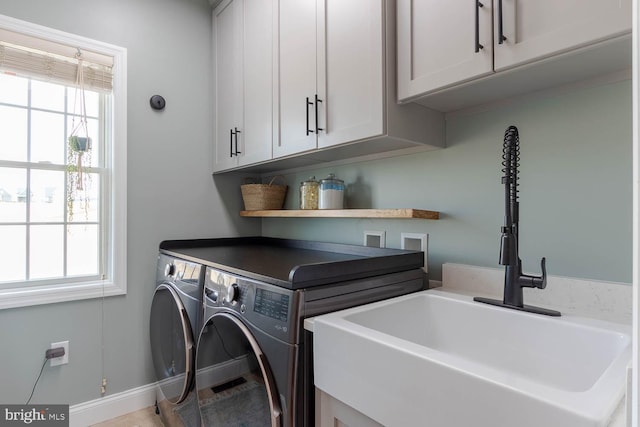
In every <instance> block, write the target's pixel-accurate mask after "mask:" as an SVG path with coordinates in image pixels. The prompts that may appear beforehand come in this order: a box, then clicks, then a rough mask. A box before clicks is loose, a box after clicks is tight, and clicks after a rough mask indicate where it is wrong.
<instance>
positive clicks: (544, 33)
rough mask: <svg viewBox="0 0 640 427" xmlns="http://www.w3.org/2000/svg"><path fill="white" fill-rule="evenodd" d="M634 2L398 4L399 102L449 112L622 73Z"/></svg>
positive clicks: (423, 0)
mask: <svg viewBox="0 0 640 427" xmlns="http://www.w3.org/2000/svg"><path fill="white" fill-rule="evenodd" d="M631 1H632V0H616V1H611V0H608V1H605V0H562V1H558V0H480V1H461V0H456V1H447V2H442V1H437V0H399V1H398V98H399V100H401V101H407V100H417V101H418V102H420V103H422V104H424V105H428V106H431V107H433V108H437V109H439V110H441V111H451V110H453V109H456V108H460V107H464V106H465V105H467V104H473V103H474V102H476V103H477V102H483V101H487V100H495V99H499V98H500V97H505V96H510V95H513V94H517V93H518V92H520V93H524V92H527V91H531V90H539V89H542V88H544V87H551V86H554V85H558V84H564V83H568V82H570V81H576V80H580V79H586V78H591V77H594V76H596V75H598V74H603V73H606V72H612V71H618V70H621V69H623V68H625V67H627V66H630V58H631V51H630V49H629V48H630V43H629V39H630V38H629V35H630V33H631ZM507 70H509V74H508V75H507V73H504V74H501V72H505V71H507ZM514 70H515V72H514Z"/></svg>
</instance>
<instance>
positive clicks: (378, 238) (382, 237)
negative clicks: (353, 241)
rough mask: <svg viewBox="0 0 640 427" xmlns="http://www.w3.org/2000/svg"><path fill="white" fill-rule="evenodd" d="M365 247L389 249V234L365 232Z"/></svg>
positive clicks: (384, 232)
mask: <svg viewBox="0 0 640 427" xmlns="http://www.w3.org/2000/svg"><path fill="white" fill-rule="evenodd" d="M364 246H368V247H370V248H385V247H387V232H386V231H365V232H364Z"/></svg>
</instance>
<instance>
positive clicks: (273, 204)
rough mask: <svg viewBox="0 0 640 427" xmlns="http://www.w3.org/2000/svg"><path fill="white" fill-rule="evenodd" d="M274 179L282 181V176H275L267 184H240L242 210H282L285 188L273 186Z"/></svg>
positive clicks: (284, 186)
mask: <svg viewBox="0 0 640 427" xmlns="http://www.w3.org/2000/svg"><path fill="white" fill-rule="evenodd" d="M276 178H281V179H282V181H284V177H283V176H282V175H276V176H274V177H273V178H272V179H271V181H270V182H269V184H242V185H241V186H240V191H242V200H244V209H245V210H247V211H262V210H274V209H282V206H283V205H284V196H285V195H286V194H287V186H286V185H277V184H274V183H273V182H274V181H275V179H276Z"/></svg>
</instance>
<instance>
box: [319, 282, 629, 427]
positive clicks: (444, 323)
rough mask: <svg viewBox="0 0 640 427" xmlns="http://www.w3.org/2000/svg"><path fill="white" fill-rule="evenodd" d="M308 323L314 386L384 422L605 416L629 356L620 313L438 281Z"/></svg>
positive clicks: (533, 422)
mask: <svg viewBox="0 0 640 427" xmlns="http://www.w3.org/2000/svg"><path fill="white" fill-rule="evenodd" d="M313 329H314V365H315V367H314V370H315V371H314V372H315V382H316V387H318V388H320V389H321V390H323V391H324V392H326V393H328V394H330V395H332V396H333V397H335V398H336V399H338V400H341V401H343V402H345V403H346V404H348V405H350V406H352V407H353V408H355V409H357V410H358V411H360V412H362V413H364V414H365V415H367V416H369V417H370V418H372V419H374V420H376V421H377V422H379V423H381V424H383V425H385V426H388V427H391V426H401V427H405V426H422V425H424V426H429V427H467V426H474V427H475V426H486V427H500V426H504V427H527V426H531V427H533V426H536V427H542V426H544V427H553V426H558V427H560V426H562V427H573V426H575V427H590V426H602V427H604V426H606V425H607V424H608V422H609V420H610V418H611V415H612V414H613V412H614V410H615V409H616V407H617V405H618V404H619V402H620V401H621V399H622V397H623V395H624V386H625V376H626V366H627V364H628V363H629V361H630V359H631V339H630V328H627V327H625V326H623V325H618V324H614V323H606V322H599V321H596V320H593V319H586V318H578V317H572V316H563V317H560V318H552V317H547V316H542V315H537V314H530V313H525V312H520V311H516V310H509V309H505V308H501V307H494V306H490V305H486V304H482V303H478V302H474V301H472V298H471V297H466V296H460V295H457V294H451V293H447V292H443V291H437V290H436V291H434V290H431V291H424V292H420V293H416V294H411V295H407V296H404V297H399V298H395V299H392V300H387V301H382V302H379V303H374V304H369V305H365V306H360V307H356V308H353V309H349V310H343V311H339V312H336V313H331V314H327V315H323V316H319V317H317V318H316V319H315V321H314V326H313Z"/></svg>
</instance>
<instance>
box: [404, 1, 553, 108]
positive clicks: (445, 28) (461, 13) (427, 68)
mask: <svg viewBox="0 0 640 427" xmlns="http://www.w3.org/2000/svg"><path fill="white" fill-rule="evenodd" d="M549 1H552V0H549ZM480 5H482V7H480ZM397 7H398V9H397V10H398V16H397V20H398V98H399V99H400V100H403V99H407V98H411V97H412V96H416V95H420V94H424V93H428V92H433V91H435V90H437V89H441V88H444V87H447V86H451V85H454V84H458V83H460V82H463V81H465V80H470V79H473V78H476V77H480V76H482V75H485V74H490V73H491V72H492V66H493V62H492V60H493V48H492V4H491V1H490V0H481V1H442V0H398V5H397ZM476 16H477V20H476ZM476 34H477V36H478V37H477V45H478V46H477V45H476ZM480 46H482V48H480Z"/></svg>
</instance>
